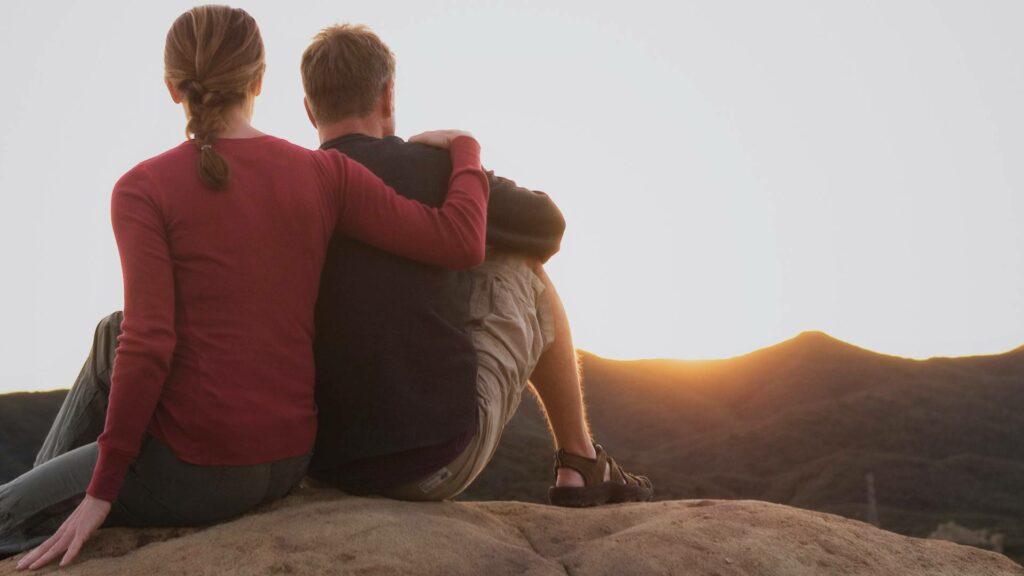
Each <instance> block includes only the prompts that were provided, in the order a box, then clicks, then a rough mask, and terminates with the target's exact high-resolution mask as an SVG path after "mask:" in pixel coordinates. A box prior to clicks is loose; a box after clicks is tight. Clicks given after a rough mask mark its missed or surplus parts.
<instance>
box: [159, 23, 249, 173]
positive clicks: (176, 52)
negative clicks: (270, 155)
mask: <svg viewBox="0 0 1024 576" xmlns="http://www.w3.org/2000/svg"><path fill="white" fill-rule="evenodd" d="M164 69H165V75H166V77H167V79H168V80H169V81H170V82H171V83H172V84H173V85H174V86H175V88H177V89H178V91H179V92H180V93H181V95H182V97H183V99H184V104H185V109H186V112H187V114H188V124H187V125H186V126H185V134H186V136H188V137H189V138H191V139H192V140H193V141H194V142H195V144H196V147H197V148H198V150H199V177H200V178H201V179H202V181H203V182H204V183H205V184H206V185H207V186H209V187H210V188H214V189H216V190H223V189H224V188H226V187H227V184H228V179H229V177H230V175H231V169H230V167H229V166H228V163H227V161H226V160H225V159H224V157H222V156H221V155H220V154H218V153H217V151H216V149H215V146H214V143H215V141H216V139H217V136H218V134H220V133H221V132H223V131H224V130H225V129H226V128H227V121H226V119H225V116H224V115H225V112H226V111H227V110H229V109H230V108H232V107H235V106H239V105H243V104H244V103H245V102H246V99H247V98H248V97H249V94H250V93H251V92H252V90H253V88H254V87H255V86H256V85H257V84H258V83H259V81H260V79H261V78H262V75H263V69H264V51H263V40H262V38H261V37H260V32H259V28H258V27H257V26H256V21H255V20H253V18H252V17H251V16H249V14H248V13H246V12H245V11H244V10H241V9H239V8H229V7H227V6H197V7H196V8H193V9H191V10H189V11H188V12H185V13H184V14H182V15H181V16H180V17H179V18H178V19H177V20H175V21H174V24H173V25H171V30H170V31H169V32H168V33H167V44H166V47H165V49H164Z"/></svg>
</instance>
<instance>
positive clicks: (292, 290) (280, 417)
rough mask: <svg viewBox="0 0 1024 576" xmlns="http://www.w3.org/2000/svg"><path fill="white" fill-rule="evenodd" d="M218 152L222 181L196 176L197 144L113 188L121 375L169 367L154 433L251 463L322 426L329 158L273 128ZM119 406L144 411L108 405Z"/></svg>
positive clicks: (186, 454)
mask: <svg viewBox="0 0 1024 576" xmlns="http://www.w3.org/2000/svg"><path fill="white" fill-rule="evenodd" d="M217 151H218V153H219V154H221V155H222V156H223V157H224V158H225V159H226V160H227V161H228V163H229V164H230V165H231V167H232V178H231V180H230V182H229V185H228V186H227V188H226V189H225V190H211V189H210V188H208V187H206V186H204V185H203V183H202V181H201V180H199V179H198V178H197V177H196V174H195V166H196V157H197V155H198V153H199V152H198V151H197V150H196V147H195V146H194V145H193V144H192V143H191V142H186V143H184V144H182V145H180V146H178V147H176V148H174V149H172V150H170V151H168V152H166V153H164V154H161V155H160V156H157V157H155V158H152V159H150V160H147V161H145V162H143V163H141V164H140V165H138V166H137V167H136V168H134V169H133V170H132V171H130V172H129V173H128V174H126V175H125V176H124V177H123V178H122V179H121V180H120V181H119V182H118V184H117V186H116V187H115V191H114V197H113V217H114V220H115V227H117V228H119V229H120V230H119V234H118V243H119V245H120V246H121V248H122V252H124V251H127V252H129V253H128V254H124V255H123V256H122V259H123V261H124V263H125V265H126V269H125V275H126V279H125V283H126V288H128V290H129V291H128V292H127V293H126V321H125V327H124V335H123V336H122V338H121V341H120V347H119V349H118V354H119V361H118V365H117V367H118V369H119V370H120V371H124V372H128V373H122V374H119V375H118V376H120V378H118V379H119V380H125V381H127V382H139V383H141V382H159V381H160V378H159V377H157V378H156V379H154V378H151V376H156V374H152V372H154V371H155V372H161V371H166V372H167V374H166V380H165V382H166V383H165V384H164V387H163V390H162V391H160V392H159V402H158V404H157V405H156V406H155V411H154V412H153V419H152V422H151V423H150V425H149V427H148V429H149V431H150V432H151V433H153V434H154V435H155V436H157V437H158V438H160V439H162V440H164V441H165V442H166V443H167V444H169V445H171V446H173V447H174V448H175V452H176V453H177V454H178V456H179V457H181V458H183V459H185V460H187V461H190V462H193V463H196V464H207V463H213V462H216V463H218V464H236V465H248V464H254V463H258V462H260V461H268V460H273V459H278V458H282V457H287V456H293V455H295V454H296V453H300V452H302V451H303V450H306V449H308V446H309V445H310V442H311V441H312V437H313V434H314V433H315V420H316V413H315V408H314V404H313V391H312V387H311V385H310V383H311V382H312V381H313V358H312V347H311V342H312V338H313V314H312V312H313V308H314V304H315V302H316V293H317V287H318V282H319V275H320V271H321V269H322V266H323V259H324V253H325V249H326V245H327V241H328V238H329V236H330V234H331V232H332V231H333V228H334V220H335V218H336V207H335V206H334V204H333V203H332V202H331V199H330V198H329V195H328V194H327V193H326V189H327V186H328V183H327V182H326V181H325V170H330V163H325V162H324V156H325V154H324V153H321V152H313V151H309V150H306V149H303V148H300V147H298V146H294V145H292V144H290V143H288V142H286V141H284V140H280V139H277V138H274V137H270V136H265V137H259V138H247V139H235V140H231V139H222V140H220V141H218V142H217ZM334 180H335V181H336V179H334ZM118 221H120V222H121V223H122V225H121V226H118ZM132 252H134V255H133V254H131V253H132ZM133 261H134V262H135V264H134V265H132V264H131V262H133ZM129 277H131V278H129ZM132 279H142V281H143V282H144V285H143V286H138V285H137V284H138V283H137V282H136V283H135V284H136V286H135V289H134V290H132V289H131V288H130V287H129V286H130V285H131V284H132ZM133 301H134V303H135V304H137V306H133ZM132 372H138V377H137V378H127V377H128V376H129V373H132ZM148 396H149V395H148V394H145V393H144V392H143V393H141V394H138V395H133V398H138V399H139V401H145V400H146V399H147V397H148ZM269 407H272V409H268V408H269ZM123 408H128V409H130V410H132V411H134V410H136V409H138V408H144V406H131V407H122V406H111V410H112V413H114V412H115V411H116V412H118V413H119V412H120V411H121V410H122V409H123ZM141 412H143V413H144V412H145V410H141ZM112 415H113V414H112ZM111 421H113V422H116V421H118V418H116V417H113V418H108V422H111ZM211 438H216V439H218V441H217V442H216V443H211V442H210V439H211ZM111 439H113V438H111Z"/></svg>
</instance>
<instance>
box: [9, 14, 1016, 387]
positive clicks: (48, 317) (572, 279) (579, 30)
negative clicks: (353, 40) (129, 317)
mask: <svg viewBox="0 0 1024 576" xmlns="http://www.w3.org/2000/svg"><path fill="white" fill-rule="evenodd" d="M193 4H194V2H171V1H161V2H159V3H155V2H127V1H122V2H95V1H92V2H68V1H64V2H61V1H47V2H38V1H28V0H15V1H12V2H4V3H3V4H2V6H0V70H2V73H3V88H2V90H0V263H2V267H3V273H2V275H0V319H2V327H3V328H2V333H0V366H2V367H3V370H2V375H0V393H2V392H6V391H13V390H28V389H50V388H62V387H67V386H69V385H70V384H71V382H72V380H73V378H74V376H75V375H76V374H77V372H78V369H79V368H80V366H81V363H82V361H83V360H84V358H85V354H86V352H87V350H88V346H89V343H90V341H91V337H92V331H93V328H94V326H95V324H96V321H97V320H98V319H99V318H100V317H101V316H103V315H105V314H107V313H109V312H110V311H113V310H116V309H119V308H120V307H121V302H122V294H121V276H120V267H119V263H118V257H117V252H116V248H115V245H114V241H113V235H112V233H111V230H110V218H109V198H110V191H111V187H112V185H113V183H114V182H115V181H116V180H117V178H118V177H119V176H120V175H121V174H122V173H124V172H125V171H127V170H128V169H130V168H131V167H132V166H133V165H134V164H136V163H137V162H139V161H141V160H143V159H145V158H148V157H150V156H153V155H155V154H158V153H160V152H162V151H164V150H166V149H167V148H170V147H172V146H174V145H176V144H177V143H179V142H180V141H181V140H182V139H183V137H184V133H183V130H184V117H183V114H182V112H181V110H180V108H179V107H176V106H175V105H174V104H172V103H171V101H170V99H169V97H168V96H167V94H166V91H165V89H164V86H163V83H162V73H163V70H162V55H163V42H164V36H165V34H166V32H167V29H168V27H169V26H170V24H171V22H172V21H173V20H174V18H175V17H176V16H177V15H178V14H180V13H181V12H182V11H183V10H185V9H187V8H189V7H190V6H192V5H193ZM234 5H237V6H240V7H243V8H245V9H246V10H248V11H249V12H250V13H251V14H252V15H253V16H254V17H255V18H256V20H257V21H258V22H259V23H260V26H261V28H262V31H263V36H264V40H265V42H266V45H267V53H268V69H267V76H266V80H265V82H264V93H263V95H262V96H261V97H260V98H259V99H258V100H257V103H256V117H255V119H254V121H255V124H256V126H257V127H258V128H260V129H261V130H263V131H265V132H268V133H271V134H274V135H277V136H280V137H284V138H287V139H289V140H291V141H293V142H296V143H299V144H302V145H306V146H310V147H315V146H316V145H317V144H318V142H317V140H316V134H315V132H314V130H313V129H312V127H311V126H309V124H308V122H307V121H306V118H305V114H304V112H303V109H302V91H301V85H300V81H299V69H298V62H299V56H300V54H301V52H302V50H303V49H304V48H305V46H306V45H307V43H308V41H309V39H310V38H311V37H312V36H313V34H315V33H316V31H317V30H318V29H319V28H321V27H323V26H325V25H329V24H332V23H336V22H357V23H364V24H367V25H369V26H371V27H372V28H373V29H374V30H375V31H377V32H378V33H379V34H380V35H381V37H382V38H383V39H384V41H385V42H387V43H389V44H390V46H391V48H392V50H393V51H394V52H395V54H396V56H397V60H398V73H397V84H396V85H397V113H398V133H399V135H401V136H405V137H407V136H409V135H412V134H415V133H417V132H420V131H423V130H427V129H434V128H462V129H467V130H470V131H472V132H473V133H474V134H475V135H476V136H477V137H478V139H479V140H480V141H481V143H482V145H483V150H484V162H485V164H486V166H487V167H488V168H492V169H494V170H495V171H497V172H498V173H499V174H501V175H504V176H507V177H510V178H513V179H515V180H517V181H518V182H519V183H521V184H523V185H526V186H529V187H532V188H535V189H540V190H544V191H546V192H548V193H550V194H551V195H552V196H553V197H554V199H555V201H556V202H557V203H558V204H559V206H560V207H561V208H562V210H563V212H564V213H565V216H566V219H567V221H568V229H567V232H566V237H565V241H564V244H563V250H562V252H561V253H560V254H559V255H558V256H556V257H555V258H554V259H553V260H552V261H551V262H550V264H549V267H548V269H549V272H550V274H551V276H552V278H553V279H554V281H555V283H556V284H557V285H558V286H559V288H560V291H561V293H562V296H563V299H564V300H565V302H566V306H567V308H568V311H569V314H570V316H571V319H572V321H573V324H574V328H575V333H576V341H577V345H578V346H579V347H581V348H584V349H587V350H590V351H593V352H595V353H597V354H600V355H604V356H609V357H613V358H641V357H676V358H715V357H726V356H733V355H737V354H741V353H744V352H747V351H750V350H752V349H755V348H758V347H761V346H765V345H769V344H772V343H775V342H778V341H780V340H784V339H786V338H789V337H791V336H793V335H795V334H797V333H798V332H800V331H803V330H823V331H826V332H828V333H830V334H832V335H833V336H836V337H838V338H841V339H843V340H847V341H850V342H853V343H855V344H858V345H861V346H864V347H867V348H871V349H874V350H878V351H881V352H886V353H890V354H897V355H903V356H911V357H929V356H935V355H968V354H981V353H996V352H1002V351H1006V350H1008V349H1011V348H1014V347H1016V346H1019V345H1021V344H1024V225H1022V222H1024V106H1022V102H1024V63H1022V62H1024V34H1021V33H1020V30H1021V25H1022V23H1024V2H1020V1H1019V0H1006V1H987V0H985V1H982V0H979V1H971V2H965V1H947V2H938V1H934V2H927V1H917V0H897V1H894V0H875V1H860V2H833V1H824V2H823V1H820V0H807V1H792V0H777V1H773V2H760V1H756V0H749V1H743V2H741V1H717V0H716V1H712V0H707V1H701V2H690V1H680V2H671V3H668V2H660V1H659V2H644V1H637V2H595V1H585V2H562V1H559V2H551V1H532V2H525V1H523V2H513V1H508V2H496V1H492V2H472V1H468V0H467V1H455V0H449V1H440V2H437V1H432V2H387V1H368V0H367V1H349V2H338V1H337V0H334V1H329V2H328V1H323V2H289V3H284V2H270V1H266V2H256V1H245V2H237V3H235V4H234Z"/></svg>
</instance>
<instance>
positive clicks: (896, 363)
mask: <svg viewBox="0 0 1024 576" xmlns="http://www.w3.org/2000/svg"><path fill="white" fill-rule="evenodd" d="M583 367H584V375H585V382H586V398H587V402H588V404H589V406H590V419H591V423H592V427H593V430H594V433H595V435H596V437H597V440H598V441H599V442H601V443H603V444H604V445H605V447H606V448H608V450H609V452H610V453H611V454H612V455H613V456H614V457H616V458H617V459H618V460H619V461H620V462H621V463H623V465H624V466H625V467H626V468H627V469H628V470H633V471H637V472H641V473H645V474H649V475H650V476H651V478H652V480H653V481H654V483H655V487H656V490H657V497H658V498H662V499H675V498H745V499H758V500H766V501H769V502H777V503H782V504H788V505H792V506H798V507H802V508H809V509H814V510H820V511H825V512H831V513H835V514H840V515H843V516H847V517H850V518H856V519H860V520H865V519H866V518H867V488H866V480H865V476H866V474H868V473H872V474H873V475H874V478H875V487H876V492H877V501H878V507H879V519H880V523H881V525H882V527H884V528H887V529H889V530H893V531H896V532H900V533H903V534H908V535H915V536H927V535H928V534H929V533H931V531H932V530H934V529H935V528H936V527H937V526H938V524H940V523H942V522H944V521H948V520H955V521H956V522H957V523H959V524H961V525H964V526H968V527H972V528H988V529H992V530H995V531H997V532H1002V533H1004V534H1005V535H1006V546H1007V548H1006V551H1007V553H1008V554H1009V555H1011V556H1012V557H1015V558H1016V559H1017V560H1018V561H1020V560H1022V559H1024V441H1022V440H1021V439H1022V438H1024V348H1021V349H1017V350H1015V351H1013V352H1010V353H1007V354H1002V355H997V356H984V357H969V358H936V359H932V360H925V361H918V360H909V359H904V358H898V357H893V356H885V355H882V354H876V353H874V352H871V351H868V350H864V349H861V348H857V347H855V346H852V345H850V344H847V343H845V342H841V341H839V340H836V339H834V338H831V337H829V336H827V335H825V334H822V333H820V332H809V333H804V334H801V335H800V336H798V337H796V338H794V339H792V340H789V341H786V342H783V343H781V344H778V345H776V346H772V347H770V348H766V349H763V350H758V351H756V352H753V353H751V354H747V355H745V356H741V357H738V358H733V359H729V360H718V361H703V362H686V361H669V360H645V361H634V362H616V361H610V360H605V359H602V358H599V357H597V356H593V355H590V354H584V356H583ZM550 446H551V444H550V440H549V436H548V433H547V429H546V426H545V424H544V421H543V419H542V417H541V415H540V412H539V411H538V410H537V408H536V405H535V403H534V402H532V401H530V400H525V401H524V405H523V408H521V409H520V411H519V413H518V414H517V416H516V418H515V419H514V421H513V423H512V424H511V425H510V427H509V429H508V430H507V431H506V436H505V438H504V439H503V441H502V445H501V447H500V448H499V450H498V453H497V454H496V456H495V459H494V462H493V463H492V465H491V466H490V467H489V468H488V469H487V470H485V471H484V474H483V475H482V477H481V478H480V480H479V481H478V482H477V484H475V485H474V486H473V487H472V488H471V489H470V490H469V492H468V493H467V494H466V497H467V498H469V499H479V500H489V499H494V498H512V499H517V500H524V501H541V500H542V499H543V497H544V495H545V494H546V488H547V486H548V485H549V484H550V482H551V475H552V472H551V461H552V453H551V447H550Z"/></svg>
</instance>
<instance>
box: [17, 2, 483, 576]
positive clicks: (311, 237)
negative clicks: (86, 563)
mask: <svg viewBox="0 0 1024 576" xmlns="http://www.w3.org/2000/svg"><path fill="white" fill-rule="evenodd" d="M164 63H165V77H166V83H167V87H168V90H169V91H170V94H171V98H172V99H173V100H174V102H175V103H181V104H183V105H184V109H185V113H186V117H187V119H188V125H187V128H186V132H187V134H188V135H190V136H191V138H190V139H189V140H188V141H186V142H185V143H183V144H181V145H180V146H177V147H175V148H173V149H171V150H169V151H167V152H165V153H163V154H161V155H159V156H157V157H155V158H152V159H150V160H147V161H145V162H143V163H141V164H139V165H138V166H136V167H135V168H133V169H132V170H131V171H129V172H128V173H127V174H125V175H124V176H123V177H122V178H121V179H120V181H118V183H117V184H116V186H115V188H114V192H113V196H112V211H111V212H112V221H113V226H114V233H115V237H116V239H117V244H118V250H119V252H120V255H121V265H122V270H123V274H124V288H125V309H124V320H123V324H122V328H121V329H122V333H121V335H120V338H119V347H118V349H117V357H116V363H115V365H114V367H113V375H112V378H111V386H110V391H109V406H108V408H107V411H106V420H105V427H104V430H103V433H102V434H101V435H100V437H99V439H98V441H97V442H93V443H89V444H86V445H85V446H81V447H79V448H76V449H74V450H71V451H69V452H67V453H64V454H60V455H58V456H56V457H55V458H53V459H52V460H50V461H48V462H46V463H44V464H42V465H40V466H38V467H36V468H35V469H33V470H32V471H30V472H28V473H26V474H25V475H23V476H22V477H20V478H18V479H16V480H14V481H12V482H11V483H9V484H7V485H5V486H3V487H0V543H7V544H8V545H9V543H10V542H11V541H12V540H13V541H15V542H17V541H18V538H22V541H23V542H24V543H25V544H26V546H27V545H28V544H29V543H35V542H38V540H39V538H38V533H39V529H40V526H42V527H46V526H50V527H51V529H52V527H53V525H55V523H56V521H60V520H62V519H63V518H64V516H65V515H66V514H67V512H68V511H69V508H70V506H74V504H75V503H76V502H77V501H78V500H79V499H81V502H80V504H78V505H77V507H76V508H74V511H73V512H72V513H71V514H70V516H67V519H66V520H64V521H63V524H61V525H60V528H59V529H58V530H57V532H56V534H54V535H53V536H52V537H50V538H49V539H47V540H46V541H45V542H44V543H43V544H42V545H40V546H39V547H38V548H36V549H35V550H34V551H32V552H31V553H30V554H28V555H27V556H26V557H24V558H23V559H22V560H21V561H20V562H19V563H18V567H19V568H38V567H40V566H43V565H45V564H47V563H49V562H50V561H52V560H53V559H55V558H56V557H57V556H60V555H61V554H63V559H62V561H61V564H62V565H65V564H67V563H68V562H70V561H71V560H73V559H74V557H75V556H76V554H77V553H78V551H79V550H80V548H81V546H82V544H83V543H84V542H85V541H86V540H87V539H88V538H89V536H90V535H91V534H92V533H93V532H94V531H95V530H96V529H97V528H99V527H100V526H102V525H115V524H127V525H154V524H156V525H188V524H204V523H209V522H215V521H219V520H223V519H226V518H230V517H233V516H237V515H238V514H241V513H244V512H246V511H248V510H250V509H252V508H253V507H255V506H257V505H259V504H262V503H265V502H269V501H272V500H274V499H277V498H280V497H282V496H284V495H285V494H287V493H288V492H289V491H290V490H292V489H293V488H294V487H295V486H296V485H297V484H298V482H299V481H300V479H301V478H302V476H303V474H304V471H305V467H306V464H307V462H308V459H309V454H310V450H311V448H312V445H313V438H314V435H315V426H316V411H315V407H314V404H313V379H314V377H313V357H312V335H313V308H314V303H315V301H316V295H317V287H318V282H319V275H320V270H321V267H322V265H323V260H324V256H325V252H326V247H327V243H328V240H329V238H330V237H331V235H332V233H333V232H334V230H335V228H336V227H337V228H338V230H339V231H340V232H341V233H344V234H347V235H350V236H351V237H353V238H355V239H358V240H360V241H363V242H366V243H368V244H371V245H374V246H376V247H378V248H381V249H383V250H387V251H390V252H394V253H396V254H399V255H402V256H405V257H408V258H413V259H417V260H421V261H423V262H427V263H431V264H436V265H445V266H449V267H470V266H474V265H476V264H478V263H480V262H481V261H482V260H483V255H484V229H485V212H486V201H487V183H486V178H485V176H484V174H483V172H482V171H481V169H480V165H479V147H478V145H477V144H476V142H475V141H474V140H473V139H472V138H471V137H467V135H466V134H465V133H459V132H454V131H449V132H436V133H430V134H428V135H425V136H424V137H423V138H421V141H423V142H425V143H430V144H434V145H440V146H443V147H449V146H450V152H451V158H452V165H453V170H452V179H451V181H450V189H449V195H448V200H447V202H446V203H445V205H444V206H442V207H441V208H439V209H431V208H427V207H425V206H422V205H420V204H418V203H415V202H412V201H410V200H407V199H404V198H402V197H400V196H398V195H396V194H395V193H394V192H393V191H392V190H391V189H390V188H388V187H387V186H385V185H384V184H383V183H382V182H381V181H380V180H379V179H377V178H376V176H374V175H372V174H371V173H370V172H368V171H367V170H366V169H364V168H362V167H361V166H360V165H358V164H356V163H354V162H352V161H350V160H348V159H347V158H345V157H344V156H342V155H340V154H338V153H336V152H322V151H310V150H306V149H304V148H300V147H298V146H295V145H292V144H290V143H288V142H285V141H283V140H279V139H277V138H274V137H272V136H267V135H265V134H262V133H260V132H259V131H257V130H256V129H255V128H253V127H252V125H251V124H250V118H251V116H252V108H253V101H254V99H255V97H256V96H257V95H258V94H259V93H260V89H261V82H262V77H263V70H264V52H263V43H262V40H261V38H260V34H259V29H258V28H257V26H256V23H255V22H254V21H253V19H252V18H251V17H250V16H249V15H248V14H247V13H245V12H244V11H242V10H239V9H231V8H228V7H224V6H202V7H197V8H194V9H192V10H190V11H188V12H186V13H185V14H183V15H182V16H181V17H179V18H178V19H177V20H176V21H175V22H174V24H173V25H172V27H171V29H170V32H169V33H168V35H167V44H166V48H165V54H164ZM73 394H75V391H74V390H73V391H72V395H73ZM62 412H63V411H62ZM58 424H61V425H69V424H68V423H61V422H58ZM83 493H84V498H83ZM55 519H56V520H55ZM48 523H49V524H48ZM34 537H35V540H33V538H34Z"/></svg>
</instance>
